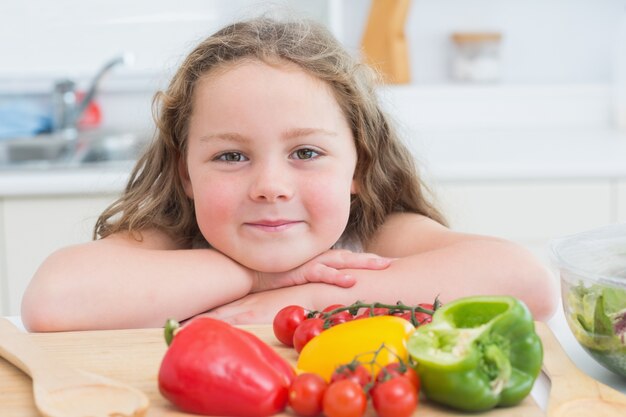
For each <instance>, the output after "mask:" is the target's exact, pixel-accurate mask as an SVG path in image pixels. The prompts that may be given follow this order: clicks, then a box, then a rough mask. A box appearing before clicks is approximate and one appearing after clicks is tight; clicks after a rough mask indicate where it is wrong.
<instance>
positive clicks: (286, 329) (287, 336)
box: [272, 305, 309, 347]
mask: <svg viewBox="0 0 626 417" xmlns="http://www.w3.org/2000/svg"><path fill="white" fill-rule="evenodd" d="M307 314H309V311H308V310H306V309H305V308H304V307H300V306H296V305H291V306H287V307H284V308H282V309H281V310H280V311H279V312H278V313H276V316H275V317H274V322H273V324H272V325H273V328H274V335H275V336H276V338H277V339H278V340H280V342H281V343H282V344H284V345H287V346H292V347H293V333H294V332H295V331H296V328H297V327H298V326H299V325H300V323H302V322H303V321H304V320H306V318H307Z"/></svg>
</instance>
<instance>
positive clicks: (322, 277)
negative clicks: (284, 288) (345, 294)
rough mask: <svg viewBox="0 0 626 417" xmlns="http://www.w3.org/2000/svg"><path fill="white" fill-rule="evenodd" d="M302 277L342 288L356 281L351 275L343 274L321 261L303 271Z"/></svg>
mask: <svg viewBox="0 0 626 417" xmlns="http://www.w3.org/2000/svg"><path fill="white" fill-rule="evenodd" d="M304 279H305V280H306V281H307V282H319V283H324V284H332V285H337V286H339V287H343V288H348V287H351V286H353V285H354V284H355V283H356V279H355V278H354V277H353V276H352V275H349V274H345V273H343V272H341V271H338V270H336V269H335V268H332V267H329V266H327V265H324V264H321V263H318V264H315V265H314V266H312V267H311V268H309V269H308V270H307V271H306V272H305V273H304Z"/></svg>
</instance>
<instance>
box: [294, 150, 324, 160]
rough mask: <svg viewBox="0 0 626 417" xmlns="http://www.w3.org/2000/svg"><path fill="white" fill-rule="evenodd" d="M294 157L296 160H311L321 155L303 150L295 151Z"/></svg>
mask: <svg viewBox="0 0 626 417" xmlns="http://www.w3.org/2000/svg"><path fill="white" fill-rule="evenodd" d="M293 155H294V157H295V158H296V159H311V158H315V157H316V156H318V155H319V153H318V152H316V151H314V150H313V149H309V148H302V149H298V150H297V151H295V152H294V153H293Z"/></svg>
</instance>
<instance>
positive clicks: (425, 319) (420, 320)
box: [399, 303, 433, 326]
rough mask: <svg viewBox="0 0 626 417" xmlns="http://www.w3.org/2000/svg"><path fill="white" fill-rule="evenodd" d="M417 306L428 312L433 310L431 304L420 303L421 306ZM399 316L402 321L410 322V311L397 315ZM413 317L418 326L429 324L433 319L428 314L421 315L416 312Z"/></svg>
mask: <svg viewBox="0 0 626 417" xmlns="http://www.w3.org/2000/svg"><path fill="white" fill-rule="evenodd" d="M418 306H420V307H422V308H426V309H428V310H432V309H433V305H432V304H426V303H421V304H418ZM399 316H400V317H402V318H403V319H405V320H407V321H411V312H410V311H405V312H404V313H401V314H399ZM414 317H415V321H416V323H417V325H418V326H421V325H422V324H426V323H430V322H431V321H432V319H433V318H432V316H431V315H430V314H427V313H422V312H421V311H416V312H415V316H414Z"/></svg>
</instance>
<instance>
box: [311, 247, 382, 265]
mask: <svg viewBox="0 0 626 417" xmlns="http://www.w3.org/2000/svg"><path fill="white" fill-rule="evenodd" d="M329 255H330V254H329ZM333 255H334V256H328V257H325V258H324V259H322V258H320V259H318V262H320V263H323V264H324V265H327V266H329V267H331V268H335V269H346V268H353V269H385V268H387V267H388V266H389V265H391V263H392V262H393V261H394V258H384V257H382V256H378V255H376V254H373V253H354V252H349V251H345V252H343V251H342V252H339V253H336V254H333Z"/></svg>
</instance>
